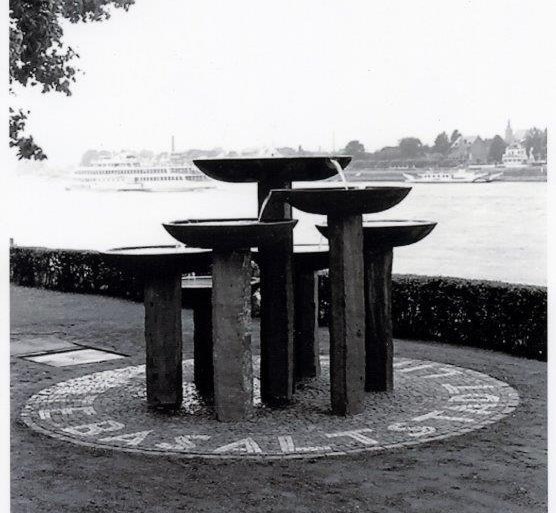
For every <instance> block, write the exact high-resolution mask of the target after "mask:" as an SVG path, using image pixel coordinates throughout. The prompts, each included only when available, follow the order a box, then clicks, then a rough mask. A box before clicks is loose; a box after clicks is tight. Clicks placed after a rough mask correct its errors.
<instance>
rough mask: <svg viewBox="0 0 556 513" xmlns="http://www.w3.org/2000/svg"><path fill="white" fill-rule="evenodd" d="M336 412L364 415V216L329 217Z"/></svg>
mask: <svg viewBox="0 0 556 513" xmlns="http://www.w3.org/2000/svg"><path fill="white" fill-rule="evenodd" d="M328 232H329V237H328V240H329V246H330V250H329V259H330V303H331V304H330V310H331V312H330V313H331V315H330V389H331V399H332V412H333V413H334V414H336V415H351V414H356V413H360V412H361V411H363V407H364V405H363V400H364V376H365V335H364V333H365V295H364V286H363V279H364V276H363V231H362V216H361V215H353V216H345V217H334V216H331V215H329V216H328Z"/></svg>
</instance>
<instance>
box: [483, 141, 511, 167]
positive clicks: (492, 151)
mask: <svg viewBox="0 0 556 513" xmlns="http://www.w3.org/2000/svg"><path fill="white" fill-rule="evenodd" d="M506 146H507V144H506V143H505V141H504V139H502V137H500V136H499V135H495V136H494V137H493V139H492V141H491V143H490V148H489V149H488V157H487V160H488V162H491V163H495V164H496V163H498V162H502V156H503V155H504V152H505V151H506Z"/></svg>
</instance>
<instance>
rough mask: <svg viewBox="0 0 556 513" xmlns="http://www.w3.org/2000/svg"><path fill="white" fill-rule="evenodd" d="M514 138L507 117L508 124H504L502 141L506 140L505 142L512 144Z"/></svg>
mask: <svg viewBox="0 0 556 513" xmlns="http://www.w3.org/2000/svg"><path fill="white" fill-rule="evenodd" d="M514 140H515V138H514V131H513V130H512V127H511V126H510V120H509V119H508V124H507V125H506V135H505V136H504V141H506V144H512V143H513V142H514Z"/></svg>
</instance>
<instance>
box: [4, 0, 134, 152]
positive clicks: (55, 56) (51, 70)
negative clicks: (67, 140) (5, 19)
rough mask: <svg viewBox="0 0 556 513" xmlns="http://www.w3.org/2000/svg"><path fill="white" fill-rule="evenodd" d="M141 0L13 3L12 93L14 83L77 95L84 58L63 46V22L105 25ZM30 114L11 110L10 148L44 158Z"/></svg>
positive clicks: (16, 0)
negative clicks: (114, 12) (74, 88)
mask: <svg viewBox="0 0 556 513" xmlns="http://www.w3.org/2000/svg"><path fill="white" fill-rule="evenodd" d="M134 2H135V0H10V56H9V70H10V93H11V94H14V85H16V84H19V85H21V86H23V87H29V86H38V87H41V88H42V92H43V93H48V92H50V91H57V92H60V93H63V94H65V95H67V96H69V95H71V90H70V86H71V84H72V82H75V77H76V75H77V73H78V71H79V70H78V69H77V68H76V67H75V66H74V62H75V59H77V58H78V57H79V55H78V54H77V53H76V52H75V51H74V49H73V48H71V47H70V46H68V45H66V44H65V43H64V42H63V35H64V31H63V28H62V24H61V22H62V20H64V19H65V20H68V21H70V22H71V23H77V22H85V23H88V22H94V21H103V20H106V19H108V18H110V12H111V8H112V7H117V8H122V9H125V10H128V9H129V7H130V5H132V4H133V3H134ZM28 114H29V111H24V110H21V109H15V108H11V107H10V146H11V147H16V148H17V155H18V158H20V159H37V160H42V159H45V158H46V155H45V154H44V152H43V151H42V149H41V148H40V147H39V146H38V145H37V144H36V143H35V141H34V140H33V137H31V136H28V135H25V134H24V132H25V122H26V120H27V115H28Z"/></svg>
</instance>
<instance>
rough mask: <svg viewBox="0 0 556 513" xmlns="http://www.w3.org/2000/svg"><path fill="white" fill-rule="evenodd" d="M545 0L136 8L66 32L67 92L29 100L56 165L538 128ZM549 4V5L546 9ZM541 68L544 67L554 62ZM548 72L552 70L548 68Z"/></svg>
mask: <svg viewBox="0 0 556 513" xmlns="http://www.w3.org/2000/svg"><path fill="white" fill-rule="evenodd" d="M549 6H550V2H549V1H548V0H547V1H541V0H529V1H522V0H520V1H512V0H501V1H498V0H488V1H485V0H481V1H477V0H473V1H459V0H451V1H446V0H439V1H433V0H429V1H423V2H416V1H411V0H407V1H393V0H389V1H382V2H369V1H368V0H366V1H355V0H351V1H340V0H333V1H327V0H295V1H293V0H278V1H274V0H272V1H270V0H269V1H264V2H262V1H260V0H258V1H251V0H235V1H230V0H220V1H217V0H202V1H201V0H195V1H193V0H190V1H183V0H157V1H152V0H150V1H149V0H136V4H135V5H134V6H132V7H131V9H130V10H129V12H127V13H126V12H123V11H122V12H120V11H117V12H115V13H114V16H113V17H112V18H111V19H110V20H109V21H107V22H102V23H91V24H87V25H84V24H79V25H68V27H67V28H66V35H65V39H66V41H67V42H68V43H69V44H70V45H71V46H72V47H74V49H76V50H77V52H78V53H79V54H80V56H81V58H80V60H79V62H78V65H79V67H80V68H81V69H82V70H83V71H84V73H85V74H83V75H81V76H79V78H78V81H77V83H76V84H75V85H74V86H73V96H72V97H70V98H68V97H65V96H64V95H61V94H57V93H49V94H46V95H42V94H40V92H39V91H35V92H33V91H29V90H27V91H24V92H23V93H22V94H21V95H20V100H22V101H24V102H25V103H26V105H28V106H29V107H30V108H31V110H32V115H31V119H30V122H29V127H30V129H31V130H32V133H33V135H34V136H35V138H36V140H37V142H39V143H40V144H41V145H42V146H43V147H44V149H45V151H46V152H47V153H48V155H49V157H50V164H51V165H68V164H77V163H78V162H79V160H80V157H81V154H82V153H83V152H84V151H85V150H87V149H89V148H96V149H100V148H106V149H119V148H130V149H142V148H145V149H152V150H154V151H162V150H167V149H169V146H170V137H171V135H172V134H173V135H175V138H176V147H177V149H186V148H193V147H196V148H199V147H201V148H211V147H216V146H222V147H224V148H226V149H241V148H245V147H251V146H282V145H289V146H297V145H298V144H301V145H303V146H304V147H306V148H308V149H313V150H316V149H318V148H319V147H321V148H322V149H323V150H330V149H332V145H333V134H335V142H336V148H341V147H343V146H344V145H345V144H346V143H347V142H348V141H349V140H351V139H359V140H360V141H361V142H363V143H364V144H365V146H366V148H367V149H369V150H375V149H378V148H380V147H382V146H385V145H390V144H396V142H397V140H398V139H399V138H400V137H402V136H409V135H413V136H417V137H420V138H421V139H422V141H423V142H424V143H429V144H430V143H432V141H433V139H434V137H435V135H436V134H437V133H438V132H440V131H442V130H446V131H451V130H452V129H454V128H458V129H459V130H460V131H461V132H463V133H465V134H479V135H482V136H491V135H493V134H495V133H500V134H503V130H504V127H505V124H506V121H507V119H508V118H511V120H512V124H513V126H514V127H516V128H527V127H530V126H533V125H536V126H541V127H544V126H546V124H547V123H548V117H549V114H550V113H549V112H548V110H547V107H548V104H549V89H550V88H549V73H553V72H554V58H553V48H552V49H551V46H552V43H553V39H552V37H551V33H552V31H553V30H554V27H553V26H552V24H553V22H554V18H553V17H552V16H551V15H552V14H553V12H554V10H553V9H552V8H551V7H549ZM549 11H551V12H549ZM551 67H552V68H551ZM550 68H551V69H550Z"/></svg>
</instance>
